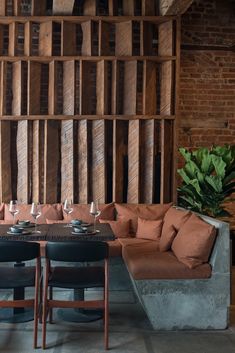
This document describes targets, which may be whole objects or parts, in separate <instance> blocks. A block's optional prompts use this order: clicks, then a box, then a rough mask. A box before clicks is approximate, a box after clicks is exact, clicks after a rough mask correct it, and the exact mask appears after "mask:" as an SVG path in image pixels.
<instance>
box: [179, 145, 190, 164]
mask: <svg viewBox="0 0 235 353" xmlns="http://www.w3.org/2000/svg"><path fill="white" fill-rule="evenodd" d="M179 151H180V153H181V154H182V156H183V157H184V159H185V160H186V161H187V162H188V161H190V160H191V158H192V155H191V153H190V152H189V151H187V150H186V148H179Z"/></svg>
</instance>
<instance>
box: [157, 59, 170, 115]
mask: <svg viewBox="0 0 235 353" xmlns="http://www.w3.org/2000/svg"><path fill="white" fill-rule="evenodd" d="M172 71H173V69H172V62H170V61H168V62H165V63H162V64H161V93H160V94H161V103H160V113H161V114H168V115H171V114H172V108H173V105H172V104H173V100H172V94H173V91H172V89H173V77H172V75H173V72H172Z"/></svg>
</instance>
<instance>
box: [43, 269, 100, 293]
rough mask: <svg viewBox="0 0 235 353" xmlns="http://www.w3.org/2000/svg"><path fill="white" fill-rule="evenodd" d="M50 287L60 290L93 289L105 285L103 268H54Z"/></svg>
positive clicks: (50, 277)
mask: <svg viewBox="0 0 235 353" xmlns="http://www.w3.org/2000/svg"><path fill="white" fill-rule="evenodd" d="M51 271H52V272H51V274H50V276H49V282H48V284H49V286H51V287H59V288H93V287H102V286H103V285H104V280H105V276H104V269H103V267H97V266H91V267H59V266H56V267H54V268H52V270H51Z"/></svg>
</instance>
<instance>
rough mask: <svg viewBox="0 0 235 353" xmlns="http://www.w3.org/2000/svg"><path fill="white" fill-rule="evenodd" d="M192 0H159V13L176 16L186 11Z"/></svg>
mask: <svg viewBox="0 0 235 353" xmlns="http://www.w3.org/2000/svg"><path fill="white" fill-rule="evenodd" d="M192 3H193V0H160V4H159V7H160V15H162V16H178V15H182V14H183V13H185V12H186V11H187V9H188V8H189V6H190V5H191V4H192Z"/></svg>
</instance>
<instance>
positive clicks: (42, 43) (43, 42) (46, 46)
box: [38, 21, 53, 56]
mask: <svg viewBox="0 0 235 353" xmlns="http://www.w3.org/2000/svg"><path fill="white" fill-rule="evenodd" d="M52 36H53V23H52V21H49V22H42V23H40V30H39V45H38V54H39V56H52Z"/></svg>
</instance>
